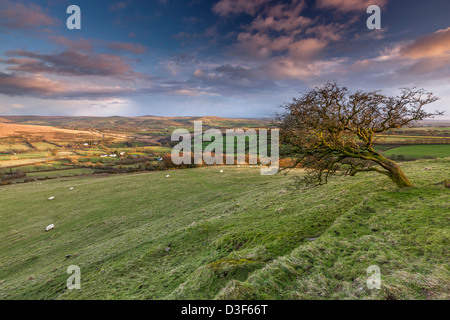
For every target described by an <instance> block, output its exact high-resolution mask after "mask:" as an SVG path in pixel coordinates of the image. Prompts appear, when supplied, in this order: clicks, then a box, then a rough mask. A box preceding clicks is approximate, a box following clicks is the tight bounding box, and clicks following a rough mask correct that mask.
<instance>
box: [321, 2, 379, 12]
mask: <svg viewBox="0 0 450 320" xmlns="http://www.w3.org/2000/svg"><path fill="white" fill-rule="evenodd" d="M387 3H388V0H317V2H316V4H317V6H318V7H319V8H323V9H335V10H338V11H341V12H351V11H363V12H365V10H366V9H367V8H368V7H369V6H371V5H377V6H379V7H384V6H386V4H387Z"/></svg>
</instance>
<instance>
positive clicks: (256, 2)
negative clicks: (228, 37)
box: [213, 0, 270, 16]
mask: <svg viewBox="0 0 450 320" xmlns="http://www.w3.org/2000/svg"><path fill="white" fill-rule="evenodd" d="M268 2H270V0H251V1H250V0H221V1H219V2H217V3H216V4H215V5H214V6H213V12H214V13H216V14H218V15H220V16H228V15H232V14H241V13H246V14H251V15H254V14H256V12H257V11H258V10H259V9H260V8H261V7H262V6H263V5H265V4H267V3H268Z"/></svg>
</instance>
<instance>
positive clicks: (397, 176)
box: [377, 156, 414, 188]
mask: <svg viewBox="0 0 450 320" xmlns="http://www.w3.org/2000/svg"><path fill="white" fill-rule="evenodd" d="M377 163H378V164H379V165H380V166H382V167H383V168H384V169H386V170H387V171H388V177H389V178H390V179H391V180H392V181H393V182H394V183H395V184H396V185H397V187H399V188H411V187H414V185H413V183H412V182H411V181H410V180H409V179H408V177H407V176H406V174H405V173H404V172H403V170H402V169H401V168H400V166H399V165H398V164H397V163H396V162H394V161H392V160H389V159H386V158H384V157H383V156H380V157H379V161H377Z"/></svg>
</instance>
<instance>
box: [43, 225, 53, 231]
mask: <svg viewBox="0 0 450 320" xmlns="http://www.w3.org/2000/svg"><path fill="white" fill-rule="evenodd" d="M53 229H55V225H54V224H51V225H48V226H47V228H45V232H49V231H50V230H53Z"/></svg>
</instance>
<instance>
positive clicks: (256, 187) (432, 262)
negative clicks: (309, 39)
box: [0, 158, 450, 300]
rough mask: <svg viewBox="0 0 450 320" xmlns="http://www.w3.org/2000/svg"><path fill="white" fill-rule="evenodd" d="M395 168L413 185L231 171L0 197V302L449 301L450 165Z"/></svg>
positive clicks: (93, 182) (96, 180)
mask: <svg viewBox="0 0 450 320" xmlns="http://www.w3.org/2000/svg"><path fill="white" fill-rule="evenodd" d="M402 166H403V167H404V169H405V171H406V173H407V174H408V176H409V177H410V178H411V179H412V181H413V182H414V183H415V184H416V185H417V188H414V189H409V190H398V189H396V188H395V187H394V185H393V184H392V183H390V182H389V181H388V180H387V178H386V177H384V176H381V175H377V174H375V173H369V174H362V175H360V176H356V177H347V178H343V177H341V178H336V179H333V180H332V181H331V183H330V184H328V185H326V186H323V187H320V188H318V189H307V190H291V188H290V186H291V185H292V181H291V177H292V176H293V175H296V174H303V173H301V172H299V173H291V174H289V175H288V176H285V175H277V176H261V175H260V173H259V170H258V169H256V168H253V169H250V168H235V167H224V168H220V167H210V168H198V169H188V170H174V171H169V172H167V171H164V172H152V173H145V174H133V175H118V176H107V177H78V178H62V179H57V180H51V181H44V182H43V184H42V185H34V184H31V183H30V184H20V185H12V186H5V187H0V199H1V200H0V201H1V206H0V225H1V228H0V299H1V300H3V299H212V298H216V299H407V298H409V299H449V298H450V267H449V263H448V262H449V257H450V256H449V248H450V234H449V231H450V210H449V207H450V197H449V194H450V193H449V189H446V188H445V187H444V186H443V185H434V184H435V183H438V182H441V181H443V180H445V179H448V178H449V176H450V159H449V158H446V159H438V160H422V161H417V162H408V163H403V164H402ZM424 168H428V169H431V170H427V171H426V170H424ZM220 169H224V173H220ZM168 173H169V174H170V178H168V179H166V178H165V176H166V174H168ZM70 187H74V188H75V189H74V191H69V188H70ZM50 196H55V200H53V201H48V200H47V199H48V198H49V197H50ZM52 223H54V224H55V226H56V228H55V230H53V231H51V232H48V233H46V232H45V231H44V229H45V227H46V226H47V225H49V224H52ZM169 248H170V250H168V249H169ZM66 255H71V256H70V257H69V258H66ZM70 265H77V266H79V267H80V268H81V280H82V282H81V290H73V291H69V290H67V289H66V280H67V278H68V277H69V275H68V274H67V272H66V271H67V267H68V266H70ZM371 265H378V266H379V267H380V268H381V274H382V276H381V277H382V278H381V279H382V287H381V290H369V289H367V287H366V285H365V283H366V279H367V277H368V275H367V272H366V270H367V268H368V267H369V266H371Z"/></svg>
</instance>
